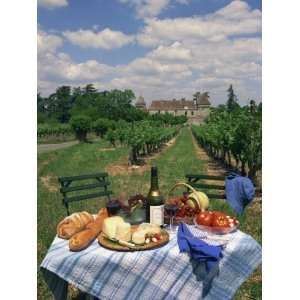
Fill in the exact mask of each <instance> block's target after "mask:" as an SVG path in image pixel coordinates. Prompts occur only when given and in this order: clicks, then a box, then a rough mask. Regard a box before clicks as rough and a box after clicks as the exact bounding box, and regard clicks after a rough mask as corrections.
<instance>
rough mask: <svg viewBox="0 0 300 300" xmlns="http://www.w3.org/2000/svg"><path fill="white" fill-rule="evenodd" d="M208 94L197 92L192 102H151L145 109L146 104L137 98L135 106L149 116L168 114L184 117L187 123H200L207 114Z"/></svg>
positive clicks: (183, 100) (182, 100)
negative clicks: (146, 112)
mask: <svg viewBox="0 0 300 300" xmlns="http://www.w3.org/2000/svg"><path fill="white" fill-rule="evenodd" d="M208 98H209V95H208V92H205V93H202V94H201V93H200V92H197V93H196V94H195V95H194V99H193V100H186V99H185V98H181V99H179V100H176V99H173V100H153V101H152V102H151V104H150V106H149V108H147V106H146V102H145V100H144V98H143V97H142V96H139V97H138V100H137V102H136V104H135V106H136V107H137V108H139V109H142V110H144V111H148V112H149V113H150V114H155V113H159V114H164V113H170V114H172V115H174V116H181V115H185V116H187V118H188V122H189V123H193V124H198V123H201V122H202V121H203V120H204V119H205V118H206V117H207V116H208V114H209V111H210V106H211V103H210V102H209V99H208Z"/></svg>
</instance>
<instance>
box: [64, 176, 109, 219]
mask: <svg viewBox="0 0 300 300" xmlns="http://www.w3.org/2000/svg"><path fill="white" fill-rule="evenodd" d="M86 180H88V181H89V183H84V181H86ZM58 181H59V183H60V185H61V188H60V192H61V193H62V195H63V200H62V201H63V205H64V206H65V207H66V209H67V215H70V211H69V203H71V202H76V201H82V200H86V199H92V198H98V197H107V198H108V200H110V195H111V194H112V191H110V190H108V186H109V185H110V182H109V181H108V174H107V173H96V174H87V175H80V176H68V177H59V178H58ZM91 181H92V182H93V183H90V182H91ZM77 182H83V184H82V185H77V184H76V183H77ZM74 183H75V184H76V185H74ZM90 190H92V192H90ZM79 191H80V192H81V191H83V192H86V193H85V194H82V193H80V195H74V193H76V192H79Z"/></svg>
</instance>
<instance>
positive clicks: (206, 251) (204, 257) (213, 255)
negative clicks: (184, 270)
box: [177, 223, 223, 272]
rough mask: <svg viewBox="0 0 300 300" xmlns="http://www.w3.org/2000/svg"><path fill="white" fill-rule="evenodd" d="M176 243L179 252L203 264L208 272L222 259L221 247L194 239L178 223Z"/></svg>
mask: <svg viewBox="0 0 300 300" xmlns="http://www.w3.org/2000/svg"><path fill="white" fill-rule="evenodd" d="M177 242H178V247H179V250H180V252H188V253H190V255H191V258H192V259H194V260H196V261H198V262H205V264H206V270H207V271H208V272H209V271H210V270H211V269H212V268H214V267H215V266H216V265H217V264H218V262H219V260H220V259H221V258H222V257H223V254H222V247H221V246H211V245H208V244H207V243H205V242H204V241H202V240H200V239H198V238H196V237H194V236H193V235H192V233H191V232H190V231H189V229H188V228H187V226H186V225H185V224H184V223H180V224H179V226H178V232H177Z"/></svg>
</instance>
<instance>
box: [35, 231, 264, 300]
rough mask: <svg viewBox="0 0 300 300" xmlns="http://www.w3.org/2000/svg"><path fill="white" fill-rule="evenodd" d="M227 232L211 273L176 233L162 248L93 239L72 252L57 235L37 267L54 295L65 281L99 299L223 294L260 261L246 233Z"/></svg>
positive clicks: (209, 298)
mask: <svg viewBox="0 0 300 300" xmlns="http://www.w3.org/2000/svg"><path fill="white" fill-rule="evenodd" d="M190 229H191V230H192V232H193V233H194V234H196V235H197V232H199V230H194V228H193V227H192V226H190ZM199 236H201V238H203V239H204V240H205V236H203V234H202V235H201V234H200V232H199ZM229 237H230V238H229V239H228V241H226V245H225V248H224V250H223V255H224V257H223V258H222V259H221V261H220V264H219V271H218V274H214V276H211V278H209V276H207V274H206V275H205V276H206V277H203V266H202V265H200V264H197V263H195V262H192V261H190V258H189V255H188V254H186V253H179V249H178V246H177V239H176V236H175V237H174V238H172V239H171V240H170V242H169V243H168V244H167V245H166V246H164V247H162V248H159V249H156V250H148V251H137V252H116V251H111V250H108V249H105V248H103V247H101V246H100V245H99V244H98V242H97V241H95V242H94V243H93V244H92V245H91V246H90V247H88V248H87V249H86V250H84V251H81V252H71V251H69V248H68V241H65V240H62V239H60V238H58V237H56V238H55V239H54V241H53V243H52V245H51V247H50V249H49V251H48V253H47V255H46V257H45V258H44V260H43V262H42V264H41V270H42V271H43V274H44V278H45V280H46V282H47V284H48V286H49V288H50V289H51V291H52V293H53V294H54V297H55V299H59V300H62V299H65V298H66V288H67V282H68V283H71V284H73V285H74V286H76V287H78V288H79V289H80V290H82V291H84V292H87V293H88V294H91V295H93V296H96V297H98V298H100V299H103V300H108V299H109V300H111V299H114V300H119V299H124V300H125V299H126V300H127V299H130V300H134V299H143V300H148V299H155V300H159V299H165V300H171V299H172V300H175V299H178V300H179V299H184V300H186V299H189V300H193V299H205V300H226V299H231V298H232V297H233V295H234V294H235V292H236V291H237V289H238V288H239V286H240V285H241V284H242V283H243V282H244V281H245V280H246V279H247V277H248V276H249V275H250V274H251V273H252V272H253V271H254V270H255V269H256V268H257V266H258V265H259V264H260V263H261V247H260V245H259V244H258V243H257V242H256V241H255V240H254V239H253V238H252V237H251V236H249V235H246V234H245V233H243V232H241V231H236V232H235V233H232V234H230V235H229ZM206 241H207V242H209V240H206ZM201 272H202V273H201ZM201 274H202V275H201ZM207 278H208V279H207ZM208 287H209V288H208Z"/></svg>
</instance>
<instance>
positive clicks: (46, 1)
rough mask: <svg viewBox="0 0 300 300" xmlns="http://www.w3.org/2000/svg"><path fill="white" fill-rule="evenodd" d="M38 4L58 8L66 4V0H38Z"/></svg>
mask: <svg viewBox="0 0 300 300" xmlns="http://www.w3.org/2000/svg"><path fill="white" fill-rule="evenodd" d="M38 5H39V6H41V7H44V8H48V9H51V8H59V7H64V6H68V1H67V0H38Z"/></svg>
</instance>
